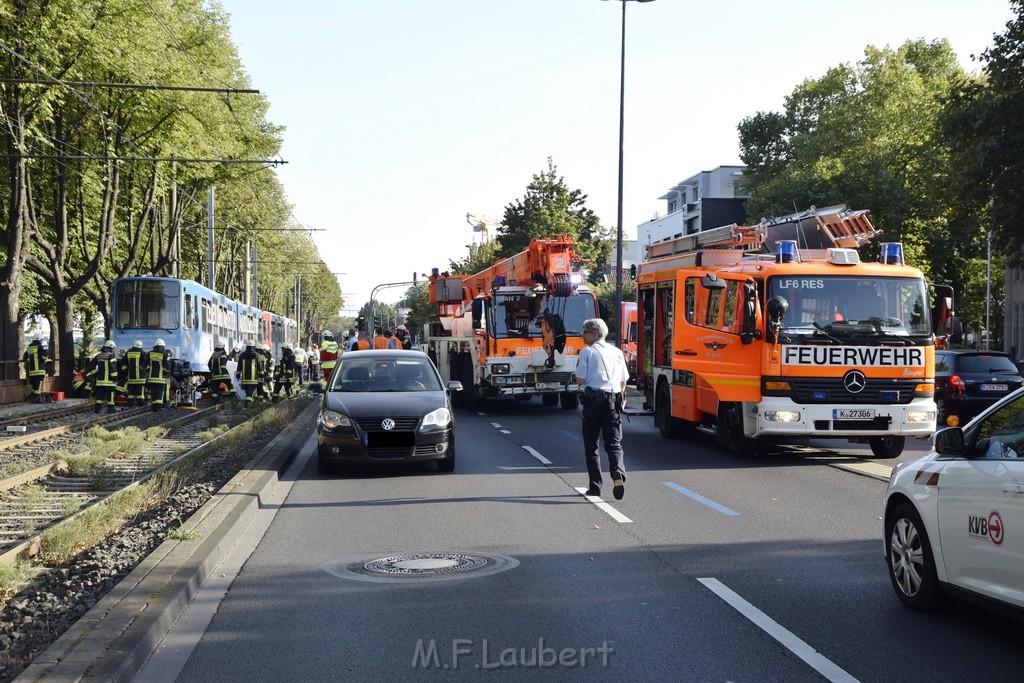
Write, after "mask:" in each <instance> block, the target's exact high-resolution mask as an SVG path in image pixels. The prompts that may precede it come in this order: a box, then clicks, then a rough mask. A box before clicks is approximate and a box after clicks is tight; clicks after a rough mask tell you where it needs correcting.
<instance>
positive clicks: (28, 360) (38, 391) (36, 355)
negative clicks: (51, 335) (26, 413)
mask: <svg viewBox="0 0 1024 683" xmlns="http://www.w3.org/2000/svg"><path fill="white" fill-rule="evenodd" d="M22 360H23V361H24V363H25V375H26V376H27V377H28V383H29V384H30V385H32V393H31V394H29V398H28V400H29V401H30V402H31V403H39V402H40V401H41V400H43V380H45V379H46V362H47V358H46V349H44V348H43V340H42V339H40V338H39V337H32V342H31V343H30V344H29V345H28V348H26V349H25V355H24V357H23V358H22Z"/></svg>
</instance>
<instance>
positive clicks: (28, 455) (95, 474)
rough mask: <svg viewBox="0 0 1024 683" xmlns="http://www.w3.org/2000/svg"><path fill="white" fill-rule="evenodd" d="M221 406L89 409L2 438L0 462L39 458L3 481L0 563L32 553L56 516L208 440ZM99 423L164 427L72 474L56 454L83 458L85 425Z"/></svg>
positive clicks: (140, 428)
mask: <svg viewBox="0 0 1024 683" xmlns="http://www.w3.org/2000/svg"><path fill="white" fill-rule="evenodd" d="M220 412H221V411H220V406H214V407H211V408H206V409H204V410H199V411H189V412H187V413H181V412H178V411H163V412H160V413H152V412H149V411H147V410H145V409H144V408H139V409H135V410H131V411H125V412H122V413H116V414H113V415H93V414H92V413H91V412H90V415H92V417H93V418H94V419H92V420H88V421H86V422H82V423H75V424H72V425H62V426H61V427H57V428H53V429H49V430H43V431H40V432H36V433H34V434H31V435H29V436H32V437H34V438H33V439H32V440H22V439H16V440H15V441H17V443H14V442H12V440H10V439H9V440H7V441H5V442H2V443H0V466H2V465H3V464H4V463H7V464H8V465H9V464H10V463H11V462H12V461H15V462H19V463H22V464H25V463H27V462H38V463H39V464H38V466H37V467H34V468H31V469H28V470H27V471H24V472H20V473H19V474H17V475H14V476H10V477H7V478H4V479H2V480H0V564H12V563H14V562H16V561H20V560H23V559H25V558H26V557H29V556H31V555H33V554H35V553H36V551H37V550H38V546H39V540H40V536H41V534H42V533H43V532H44V531H45V530H46V529H48V528H50V527H52V526H53V525H55V524H57V523H58V522H60V521H62V520H64V519H66V518H68V517H71V516H73V515H76V514H79V513H80V512H81V511H82V510H84V509H85V508H88V507H90V506H92V505H95V504H96V503H98V502H99V501H101V500H104V499H106V498H107V497H109V496H111V495H114V494H115V493H117V492H118V491H120V490H123V489H124V488H126V487H128V486H131V485H133V484H135V483H137V482H139V481H143V480H145V479H146V478H148V477H149V476H151V475H152V474H153V473H155V472H156V471H158V470H160V469H162V468H163V467H165V466H166V465H168V464H169V463H171V462H172V461H174V460H176V459H177V458H179V457H183V456H184V455H186V454H188V453H189V452H191V451H192V450H194V449H195V448H197V447H198V446H200V445H202V444H203V443H205V442H206V440H207V439H206V438H204V436H203V435H202V433H203V432H206V431H207V430H209V429H210V428H211V419H212V418H213V419H228V414H227V413H225V415H224V416H223V417H221V416H219V415H218V414H219V413H220ZM234 416H235V417H234V419H233V420H229V421H234V422H241V421H244V419H247V418H248V417H250V416H248V415H245V414H241V413H236V414H234ZM97 425H104V426H105V427H111V428H119V429H124V428H125V427H135V428H136V429H137V430H138V433H139V434H141V433H142V432H143V431H144V430H146V429H148V428H150V427H154V426H160V427H165V428H168V430H169V431H168V432H167V433H166V434H165V435H163V436H160V437H159V438H156V439H155V440H153V441H151V442H148V443H146V444H145V446H144V447H143V448H142V449H141V450H139V451H138V452H136V453H133V454H131V455H127V456H125V457H118V456H115V457H108V458H105V459H102V461H100V462H96V463H92V466H91V467H90V468H89V471H88V472H86V473H82V474H79V475H78V476H73V475H72V474H70V473H68V472H66V471H64V470H63V469H62V467H61V466H60V464H59V463H58V462H57V461H56V460H55V457H54V454H55V453H57V452H59V451H64V452H65V453H78V454H79V457H82V451H83V434H82V433H81V432H82V431H83V430H85V429H86V428H89V427H95V426H97Z"/></svg>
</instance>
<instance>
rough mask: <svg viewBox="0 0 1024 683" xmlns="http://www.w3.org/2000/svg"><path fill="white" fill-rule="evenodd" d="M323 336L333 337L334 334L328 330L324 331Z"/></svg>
mask: <svg viewBox="0 0 1024 683" xmlns="http://www.w3.org/2000/svg"><path fill="white" fill-rule="evenodd" d="M323 336H325V337H333V336H334V333H333V332H331V331H330V330H324V332H323Z"/></svg>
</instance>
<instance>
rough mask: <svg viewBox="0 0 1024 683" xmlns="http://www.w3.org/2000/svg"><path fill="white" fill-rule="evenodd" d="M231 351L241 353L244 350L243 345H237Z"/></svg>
mask: <svg viewBox="0 0 1024 683" xmlns="http://www.w3.org/2000/svg"><path fill="white" fill-rule="evenodd" d="M231 350H232V351H241V350H242V345H241V344H235V345H234V346H232V347H231Z"/></svg>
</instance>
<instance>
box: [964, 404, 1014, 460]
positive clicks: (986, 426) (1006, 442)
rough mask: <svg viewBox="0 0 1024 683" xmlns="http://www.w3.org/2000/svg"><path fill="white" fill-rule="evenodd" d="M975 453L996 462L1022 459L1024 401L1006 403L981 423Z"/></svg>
mask: <svg viewBox="0 0 1024 683" xmlns="http://www.w3.org/2000/svg"><path fill="white" fill-rule="evenodd" d="M975 453H976V454H977V455H978V456H980V457H983V458H989V459H996V460H1002V459H1007V458H1020V457H1024V399H1017V400H1015V401H1011V402H1010V403H1007V404H1006V405H1004V406H1003V407H1002V408H1000V409H999V410H997V411H996V412H995V413H993V414H991V415H989V416H988V417H987V418H986V419H985V421H984V422H982V423H981V426H980V427H979V428H978V441H977V445H976V446H975Z"/></svg>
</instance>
